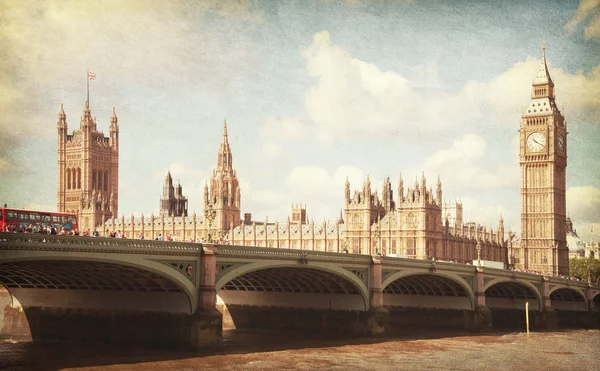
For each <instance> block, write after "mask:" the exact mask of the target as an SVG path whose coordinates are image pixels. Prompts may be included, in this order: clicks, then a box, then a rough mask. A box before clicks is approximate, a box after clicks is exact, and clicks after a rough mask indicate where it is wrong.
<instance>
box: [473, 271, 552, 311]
mask: <svg viewBox="0 0 600 371" xmlns="http://www.w3.org/2000/svg"><path fill="white" fill-rule="evenodd" d="M524 289H525V290H524ZM483 291H484V292H485V297H486V300H485V301H486V306H487V307H488V308H493V307H496V306H497V307H510V308H513V309H523V310H524V309H525V306H524V302H525V301H526V300H527V299H535V304H536V305H535V306H530V307H529V308H530V309H540V310H541V309H542V308H543V300H542V294H541V293H540V291H539V290H538V288H537V287H536V286H535V285H534V284H532V283H531V282H528V281H523V280H518V279H517V280H515V279H509V278H507V279H503V278H498V279H494V280H492V281H490V282H488V283H486V284H485V285H484V288H483ZM503 299H508V300H509V301H510V303H509V302H507V301H506V300H503ZM517 301H518V302H517ZM521 301H522V302H523V306H522V307H519V308H517V306H519V305H520V304H521Z"/></svg>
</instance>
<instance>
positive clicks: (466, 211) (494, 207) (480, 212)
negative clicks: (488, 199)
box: [461, 197, 521, 232]
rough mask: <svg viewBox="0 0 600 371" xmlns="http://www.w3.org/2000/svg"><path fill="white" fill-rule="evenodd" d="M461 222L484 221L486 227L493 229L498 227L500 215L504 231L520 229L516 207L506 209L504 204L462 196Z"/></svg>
mask: <svg viewBox="0 0 600 371" xmlns="http://www.w3.org/2000/svg"><path fill="white" fill-rule="evenodd" d="M461 201H462V204H463V222H469V221H475V222H479V223H484V224H482V225H484V226H486V227H487V228H488V229H489V228H490V226H491V227H492V229H493V230H494V231H495V230H497V229H498V222H499V220H500V216H502V218H503V219H504V231H505V232H508V229H509V228H510V229H511V231H512V232H514V231H515V230H518V229H520V227H521V226H520V223H521V222H520V219H519V218H520V215H519V210H518V209H514V208H513V209H506V207H505V206H504V205H500V204H489V203H485V202H481V201H479V200H477V199H474V198H471V197H463V198H462V199H461Z"/></svg>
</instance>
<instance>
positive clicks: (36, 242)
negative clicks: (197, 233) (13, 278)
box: [0, 232, 202, 254]
mask: <svg viewBox="0 0 600 371" xmlns="http://www.w3.org/2000/svg"><path fill="white" fill-rule="evenodd" d="M6 249H36V250H38V249H43V250H75V249H76V250H82V249H85V250H91V251H97V250H119V251H123V252H127V251H148V252H156V251H171V252H175V251H177V252H188V253H194V252H195V253H198V254H200V253H201V251H202V245H201V244H199V243H190V242H174V241H155V240H139V239H128V238H111V237H84V236H57V235H52V234H39V233H10V232H0V250H6Z"/></svg>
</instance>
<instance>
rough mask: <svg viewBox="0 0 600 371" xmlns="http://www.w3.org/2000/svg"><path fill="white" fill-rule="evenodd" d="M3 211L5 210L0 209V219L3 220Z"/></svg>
mask: <svg viewBox="0 0 600 371" xmlns="http://www.w3.org/2000/svg"><path fill="white" fill-rule="evenodd" d="M2 211H3V210H0V220H2V218H3V217H2V214H3V212H2Z"/></svg>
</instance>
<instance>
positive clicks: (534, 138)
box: [527, 133, 546, 152]
mask: <svg viewBox="0 0 600 371" xmlns="http://www.w3.org/2000/svg"><path fill="white" fill-rule="evenodd" d="M544 147H546V137H545V136H544V134H542V133H532V134H530V135H529V136H528V137H527V148H528V149H529V150H530V151H531V152H539V151H541V150H542V149H544Z"/></svg>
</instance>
